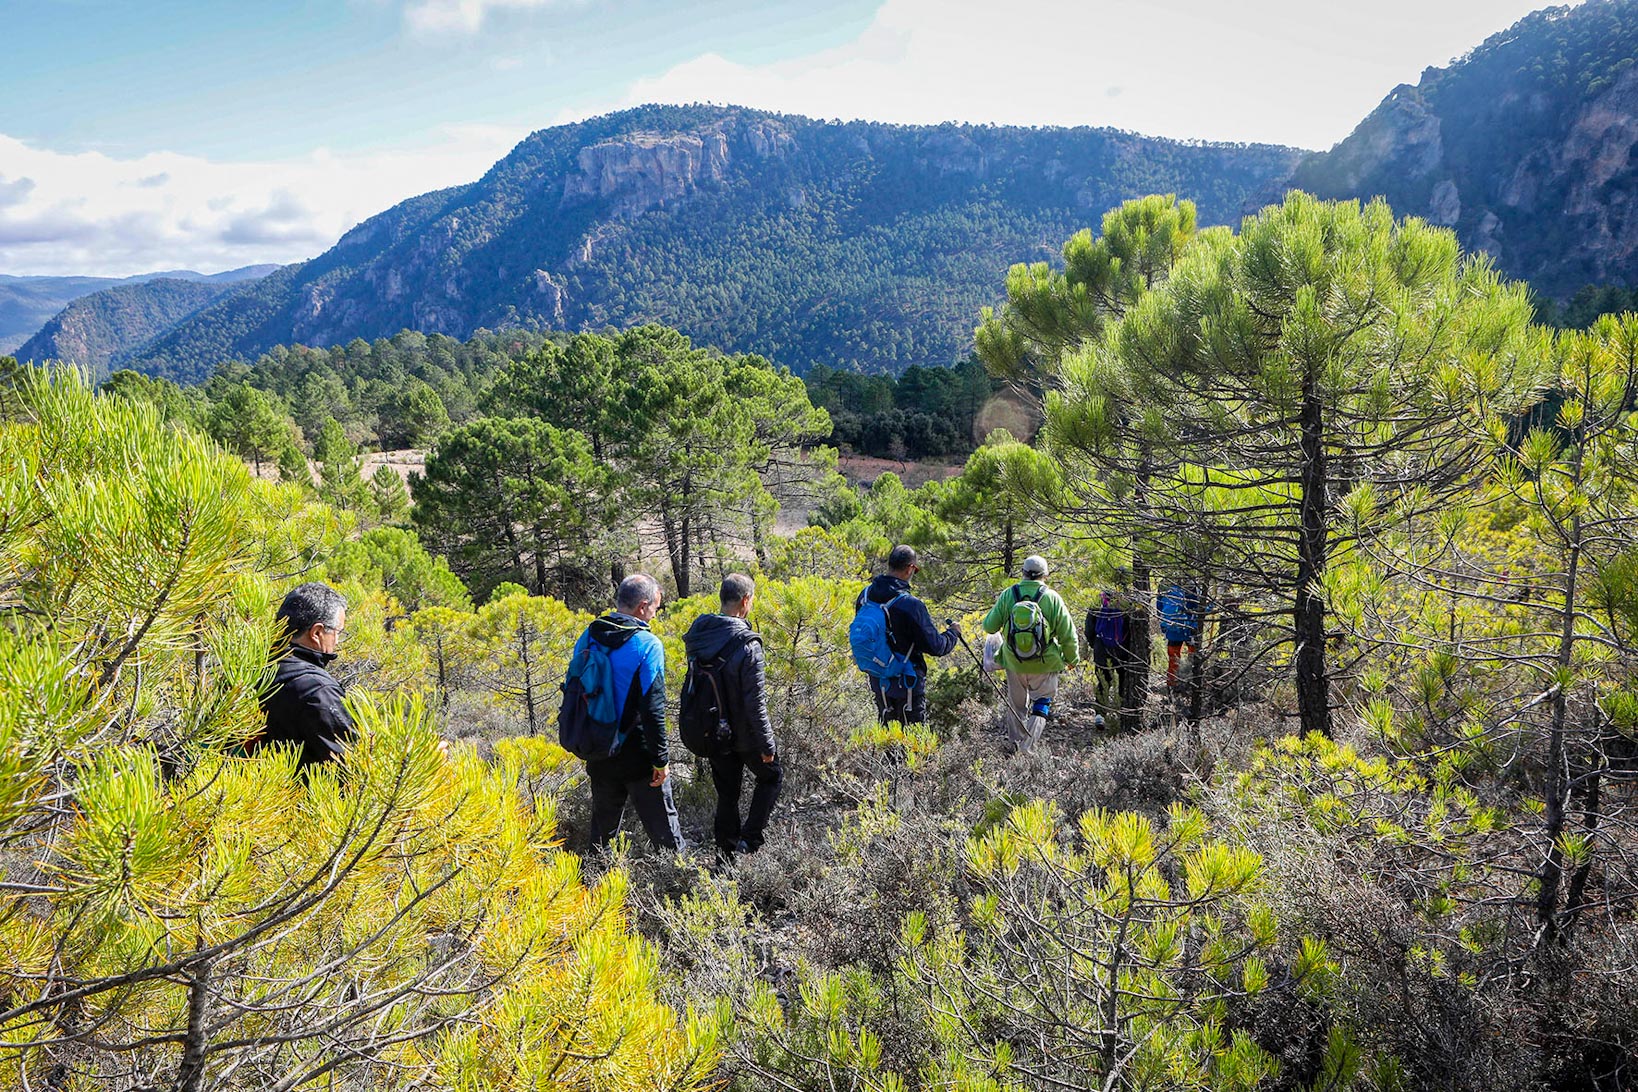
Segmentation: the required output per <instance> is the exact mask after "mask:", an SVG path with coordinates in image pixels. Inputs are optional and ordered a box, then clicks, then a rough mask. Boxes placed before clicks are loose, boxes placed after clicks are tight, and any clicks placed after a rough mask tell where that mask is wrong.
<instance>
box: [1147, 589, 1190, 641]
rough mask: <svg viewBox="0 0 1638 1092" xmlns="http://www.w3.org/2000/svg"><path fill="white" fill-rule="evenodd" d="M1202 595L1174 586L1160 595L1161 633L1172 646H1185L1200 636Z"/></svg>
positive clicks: (1157, 605) (1158, 604)
mask: <svg viewBox="0 0 1638 1092" xmlns="http://www.w3.org/2000/svg"><path fill="white" fill-rule="evenodd" d="M1200 605H1201V604H1200V593H1199V592H1195V591H1184V590H1183V589H1182V588H1181V587H1179V586H1178V585H1176V584H1173V585H1172V586H1171V587H1169V588H1167V589H1166V590H1165V591H1163V592H1161V593H1160V602H1159V603H1157V604H1156V607H1157V608H1158V612H1159V614H1160V632H1161V633H1163V634H1165V636H1166V640H1167V641H1168V642H1169V643H1171V644H1174V645H1176V644H1183V643H1185V642H1188V641H1193V640H1196V639H1197V638H1198V637H1199V636H1200V613H1201V612H1200Z"/></svg>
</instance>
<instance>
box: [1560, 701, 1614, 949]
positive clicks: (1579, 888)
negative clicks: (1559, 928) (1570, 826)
mask: <svg viewBox="0 0 1638 1092" xmlns="http://www.w3.org/2000/svg"><path fill="white" fill-rule="evenodd" d="M1610 742H1611V738H1610V733H1609V731H1608V730H1607V729H1606V730H1605V731H1603V732H1602V733H1601V735H1600V739H1599V745H1598V751H1597V754H1595V755H1594V756H1593V759H1592V762H1591V763H1590V764H1589V768H1588V770H1587V772H1586V774H1585V775H1584V777H1585V779H1584V780H1583V782H1582V785H1581V791H1580V793H1579V794H1578V795H1579V796H1580V797H1581V830H1582V832H1583V833H1584V834H1586V836H1587V842H1588V853H1587V856H1586V857H1585V858H1584V859H1583V860H1582V862H1581V864H1579V865H1578V866H1576V870H1575V871H1574V872H1573V873H1571V874H1570V886H1569V889H1568V890H1567V891H1566V892H1565V893H1564V929H1563V933H1564V938H1565V939H1566V940H1568V939H1569V934H1570V930H1571V929H1573V928H1574V927H1575V922H1576V918H1578V917H1579V916H1580V915H1581V908H1582V903H1583V900H1584V899H1585V898H1586V897H1587V879H1588V877H1589V876H1591V874H1592V866H1593V858H1592V853H1591V847H1592V840H1593V839H1594V838H1595V837H1597V835H1598V820H1599V818H1600V815H1599V812H1600V810H1601V808H1602V802H1603V787H1604V770H1605V769H1606V768H1607V766H1608V764H1609V745H1610Z"/></svg>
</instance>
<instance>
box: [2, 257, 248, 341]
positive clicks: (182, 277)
mask: <svg viewBox="0 0 1638 1092" xmlns="http://www.w3.org/2000/svg"><path fill="white" fill-rule="evenodd" d="M277 268H279V267H278V266H276V265H247V266H245V267H243V268H241V269H230V270H228V271H227V272H225V273H195V272H194V271H193V270H191V269H178V270H169V271H166V272H163V273H141V274H138V275H137V276H135V277H13V276H7V275H5V274H0V353H8V354H9V353H11V352H12V351H14V350H15V349H17V347H18V346H20V345H22V344H23V343H24V342H26V341H28V340H29V338H31V337H32V336H34V334H35V333H37V332H38V331H39V330H40V328H41V327H42V326H44V325H45V323H46V321H47V320H48V319H50V318H51V316H53V315H55V314H56V313H57V312H58V311H61V310H62V309H63V308H64V307H66V306H67V305H68V304H69V303H71V302H73V301H74V300H77V299H80V298H81V297H83V296H88V295H90V294H91V293H93V292H100V291H102V290H104V289H108V288H117V287H120V286H123V285H133V284H144V283H146V282H148V281H152V280H159V279H161V278H163V279H166V280H176V281H193V282H199V283H207V284H218V285H230V284H236V283H239V282H242V281H249V280H256V279H257V278H259V277H265V276H267V275H268V274H269V273H271V272H273V270H275V269H277ZM177 317H178V318H180V317H181V316H180V315H179V316H177ZM24 359H28V358H26V357H25V358H24Z"/></svg>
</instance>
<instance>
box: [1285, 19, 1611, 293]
mask: <svg viewBox="0 0 1638 1092" xmlns="http://www.w3.org/2000/svg"><path fill="white" fill-rule="evenodd" d="M1635 52H1638V3H1633V2H1632V0H1589V2H1588V3H1587V4H1585V5H1583V7H1581V8H1575V9H1568V8H1559V9H1549V10H1547V11H1544V12H1539V13H1537V14H1536V15H1532V16H1530V17H1529V18H1527V19H1525V20H1523V21H1521V22H1520V23H1519V24H1518V25H1516V26H1514V27H1512V28H1510V29H1509V30H1508V31H1506V32H1504V33H1503V34H1500V35H1497V36H1495V37H1494V38H1493V39H1492V40H1491V41H1489V42H1487V43H1485V45H1484V46H1482V47H1481V48H1480V49H1477V50H1475V51H1474V52H1473V54H1471V55H1469V56H1468V57H1466V58H1464V59H1462V60H1461V61H1459V62H1457V63H1455V64H1453V65H1452V66H1451V67H1449V68H1445V69H1429V70H1428V71H1427V72H1425V73H1423V75H1422V79H1421V80H1420V82H1419V83H1418V84H1417V85H1416V86H1414V87H1412V86H1409V85H1404V86H1400V87H1396V88H1395V89H1394V90H1393V91H1392V92H1391V93H1390V94H1389V95H1388V97H1387V98H1386V99H1384V100H1383V102H1382V105H1380V106H1379V107H1377V109H1376V110H1375V111H1374V112H1372V114H1371V115H1370V116H1369V117H1368V118H1366V119H1365V120H1364V121H1363V122H1361V123H1360V125H1359V127H1358V128H1357V129H1355V130H1354V132H1353V133H1352V134H1351V135H1350V136H1349V137H1348V138H1347V139H1346V140H1344V141H1343V142H1342V143H1340V144H1338V145H1337V146H1336V147H1335V148H1333V149H1331V150H1330V151H1329V152H1324V153H1320V154H1317V155H1313V156H1310V157H1308V158H1307V159H1306V160H1304V161H1303V162H1302V163H1301V164H1300V165H1299V166H1298V168H1297V170H1296V171H1295V173H1294V174H1293V176H1292V178H1291V180H1290V184H1291V185H1293V186H1297V187H1300V188H1302V189H1306V190H1310V191H1311V192H1314V193H1317V194H1318V195H1320V196H1322V197H1359V198H1369V197H1373V196H1378V195H1380V196H1382V197H1385V198H1386V199H1387V200H1388V202H1389V203H1390V204H1391V205H1392V206H1393V208H1394V211H1395V212H1396V213H1398V214H1400V215H1404V216H1420V217H1423V218H1425V219H1427V220H1428V221H1430V222H1432V223H1435V224H1439V225H1442V226H1446V227H1450V228H1453V229H1455V231H1456V232H1457V235H1458V236H1459V238H1460V239H1461V241H1462V244H1463V246H1464V247H1466V248H1467V249H1469V250H1473V251H1484V252H1486V253H1488V254H1490V255H1491V256H1492V257H1494V258H1495V260H1496V262H1497V264H1498V266H1499V267H1500V268H1501V269H1502V270H1503V271H1504V272H1506V273H1508V274H1510V275H1512V276H1515V277H1519V278H1522V279H1525V280H1528V281H1530V282H1531V283H1532V285H1534V286H1535V287H1536V288H1537V289H1538V290H1539V291H1542V292H1545V293H1547V294H1549V295H1555V296H1560V297H1562V296H1567V295H1569V294H1571V293H1573V292H1574V291H1575V290H1576V289H1578V288H1580V287H1581V286H1583V285H1586V284H1589V283H1626V284H1631V283H1638V208H1635V195H1638V163H1635V162H1634V159H1633V151H1634V148H1635V146H1638V66H1635V64H1634V61H1633V57H1634V54H1635ZM1260 196H1261V195H1260Z"/></svg>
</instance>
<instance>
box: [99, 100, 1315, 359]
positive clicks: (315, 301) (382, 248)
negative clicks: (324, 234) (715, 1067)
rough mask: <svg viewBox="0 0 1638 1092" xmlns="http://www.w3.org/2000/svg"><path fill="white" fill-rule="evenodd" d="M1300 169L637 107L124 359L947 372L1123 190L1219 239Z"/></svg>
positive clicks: (941, 129) (1292, 156) (1172, 151)
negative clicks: (477, 351)
mask: <svg viewBox="0 0 1638 1092" xmlns="http://www.w3.org/2000/svg"><path fill="white" fill-rule="evenodd" d="M1299 155H1300V153H1299V152H1297V151H1295V150H1292V149H1288V148H1275V147H1267V146H1243V145H1207V144H1182V143H1178V142H1175V141H1166V140H1156V139H1150V138H1146V137H1140V136H1134V135H1131V134H1127V133H1120V132H1114V131H1110V130H1099V129H1084V128H1083V129H1021V128H1003V127H989V126H985V127H978V126H957V125H943V126H937V127H925V126H924V127H917V126H898V125H882V124H874V123H865V122H850V123H845V124H844V123H836V122H821V121H814V120H810V119H807V118H801V117H793V116H784V115H774V114H768V113H762V112H758V111H752V110H743V109H736V108H720V107H705V106H693V107H642V108H638V109H635V110H629V111H625V112H623V113H619V114H612V115H608V116H606V117H600V118H595V119H592V120H590V121H586V122H581V123H578V124H574V125H565V126H559V127H556V128H551V129H544V130H541V131H539V132H536V133H534V134H533V135H531V136H529V137H528V138H527V139H525V140H524V141H523V142H522V143H520V144H519V145H518V146H517V148H515V149H514V150H513V151H512V152H511V153H510V154H509V155H508V156H506V158H504V159H502V160H501V161H500V162H499V163H497V164H496V165H495V166H494V167H493V168H492V169H491V170H490V171H489V172H488V173H487V174H486V175H484V177H483V178H481V179H479V180H478V181H476V182H474V183H472V184H470V185H467V186H461V187H456V188H453V189H449V190H443V191H439V192H437V193H430V194H425V195H423V196H421V197H417V198H414V199H413V200H410V201H406V202H404V203H403V204H400V205H398V206H396V207H394V208H392V209H389V210H387V211H386V212H383V213H381V214H380V215H378V216H375V217H373V218H371V219H370V220H367V221H365V222H364V223H362V224H360V225H359V226H358V227H356V228H354V229H353V230H352V231H350V232H348V233H347V235H345V236H344V237H343V238H342V239H341V240H340V242H338V243H337V244H336V246H335V247H333V248H332V249H331V250H329V251H328V252H326V253H324V254H322V255H320V256H319V257H317V258H314V259H313V260H312V261H309V262H307V263H304V264H303V265H300V266H290V267H286V268H285V269H283V270H281V271H279V272H278V273H275V274H273V275H272V276H270V277H268V278H267V279H265V280H262V281H259V282H257V283H256V284H255V285H252V286H249V287H247V288H245V289H243V290H241V291H238V292H235V293H233V294H232V295H230V296H228V297H226V298H224V299H222V300H220V301H218V302H216V303H214V304H212V305H210V306H209V307H206V308H205V309H204V310H202V311H200V312H199V313H198V314H196V315H193V316H192V317H190V318H188V319H186V320H185V321H183V322H181V323H180V324H178V325H177V326H176V327H175V328H174V329H173V330H171V331H170V332H168V333H166V334H164V335H163V336H161V337H159V338H157V339H155V340H154V341H153V342H151V343H150V344H148V345H147V346H145V347H143V348H142V349H141V351H140V352H139V353H135V354H132V355H131V356H130V361H129V362H130V363H132V364H134V365H135V366H138V367H140V368H142V369H143V370H146V371H150V372H154V373H159V374H165V375H169V376H171V377H173V378H177V379H182V380H197V379H199V378H202V377H203V376H206V375H208V374H209V373H210V371H211V369H213V368H214V367H215V365H216V364H217V363H219V362H220V361H222V360H224V359H227V358H231V357H237V358H241V359H253V358H254V357H255V356H256V355H257V354H259V353H261V352H263V351H265V350H267V349H269V348H271V347H272V346H274V345H278V344H292V343H298V342H299V343H302V344H307V345H318V346H322V345H330V344H335V343H338V342H343V341H347V340H350V339H352V338H355V337H363V338H372V337H381V336H390V335H391V334H393V333H395V332H396V331H398V330H401V329H405V328H408V329H414V330H420V331H423V332H426V333H442V334H447V335H450V336H452V337H458V338H464V337H466V336H467V335H469V334H470V333H471V332H472V331H474V330H476V329H479V328H482V327H489V328H494V327H502V326H521V327H526V328H548V327H549V328H554V329H584V328H596V327H601V326H604V325H606V324H614V325H625V324H629V323H633V322H639V321H658V322H664V323H667V324H671V325H675V326H677V327H679V328H681V329H682V330H683V331H685V332H686V333H688V334H689V335H690V336H692V337H694V338H695V339H696V340H698V341H701V342H705V343H709V344H714V345H719V346H721V347H723V348H725V349H729V350H736V351H756V352H760V353H763V354H765V355H767V356H769V357H771V358H773V359H775V360H777V361H779V362H780V363H785V364H790V365H792V366H793V367H797V368H802V367H806V366H809V365H812V364H815V363H827V364H839V365H844V366H849V365H851V366H859V367H863V368H867V369H891V370H897V369H900V368H903V367H905V366H908V365H910V364H947V363H949V362H951V361H952V360H955V359H957V358H958V357H960V356H961V355H962V354H963V353H964V352H965V351H966V349H967V347H968V345H969V342H970V339H971V332H972V327H973V323H974V321H975V318H976V316H977V312H978V308H979V307H980V306H981V305H982V304H984V303H988V302H991V301H992V300H994V299H995V298H996V297H997V296H998V295H999V293H1000V289H1001V282H1002V273H1003V271H1004V270H1005V269H1006V267H1007V266H1008V265H1009V264H1010V263H1012V262H1016V261H1022V260H1029V259H1038V258H1043V257H1048V256H1053V255H1055V254H1056V253H1057V250H1058V248H1059V247H1060V246H1061V245H1062V243H1063V240H1064V239H1065V238H1066V237H1067V236H1068V235H1069V234H1070V233H1072V232H1073V231H1074V230H1076V229H1078V228H1080V227H1084V226H1086V225H1088V224H1091V223H1095V222H1096V219H1097V218H1098V217H1099V216H1101V214H1102V213H1103V212H1104V211H1105V210H1106V209H1107V208H1108V207H1110V206H1111V205H1114V204H1116V203H1118V202H1119V201H1121V200H1123V199H1125V198H1129V197H1132V196H1136V195H1139V194H1143V193H1149V192H1155V191H1164V192H1177V193H1180V194H1183V195H1186V196H1188V197H1191V198H1193V199H1194V200H1196V201H1197V202H1198V203H1199V204H1200V209H1201V216H1202V219H1203V220H1205V221H1206V222H1210V223H1223V222H1227V221H1229V220H1232V219H1233V218H1235V217H1236V216H1237V215H1238V213H1239V209H1240V207H1241V205H1242V204H1243V203H1244V202H1245V200H1246V198H1247V195H1248V194H1250V193H1252V192H1254V191H1255V190H1257V189H1259V188H1261V187H1265V186H1267V185H1268V184H1269V183H1270V181H1271V180H1274V179H1278V178H1283V177H1284V176H1286V175H1287V174H1288V173H1289V171H1290V170H1291V168H1292V166H1293V165H1294V164H1295V162H1296V161H1297V158H1298V156H1299Z"/></svg>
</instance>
